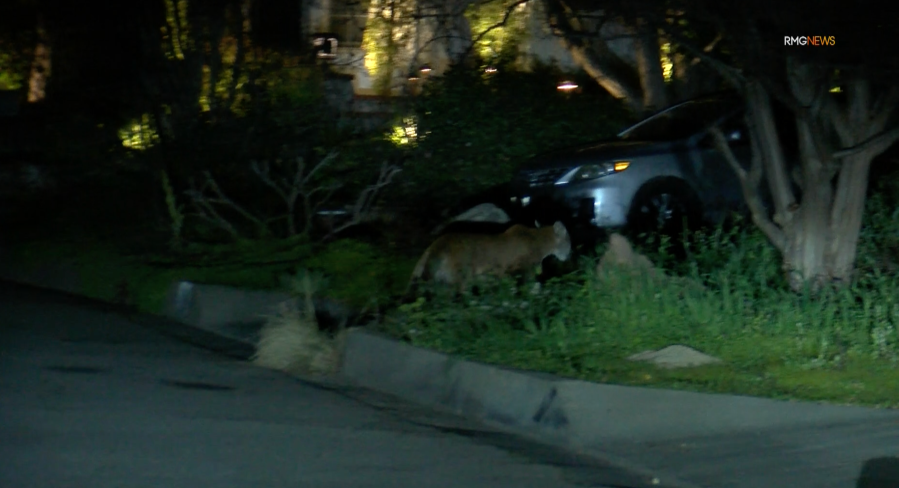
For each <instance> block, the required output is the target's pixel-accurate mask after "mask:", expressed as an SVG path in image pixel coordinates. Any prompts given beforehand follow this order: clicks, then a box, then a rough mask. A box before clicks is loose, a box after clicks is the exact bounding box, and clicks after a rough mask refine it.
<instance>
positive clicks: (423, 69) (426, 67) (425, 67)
mask: <svg viewBox="0 0 899 488" xmlns="http://www.w3.org/2000/svg"><path fill="white" fill-rule="evenodd" d="M419 71H421V72H422V73H430V72H431V67H430V66H429V65H427V64H423V65H421V68H419Z"/></svg>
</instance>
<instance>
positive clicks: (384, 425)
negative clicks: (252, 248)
mask: <svg viewBox="0 0 899 488" xmlns="http://www.w3.org/2000/svg"><path fill="white" fill-rule="evenodd" d="M141 322H142V323H146V322H144V321H141ZM0 461H2V462H0V486H2V487H11V488H12V487H14V488H42V487H47V488H82V487H83V488H107V487H110V488H111V487H116V488H151V487H153V488H155V487H160V488H163V487H164V488H182V487H183V488H201V487H207V486H208V487H215V488H229V487H235V488H237V487H240V488H250V487H252V488H275V487H335V488H337V487H340V488H350V487H360V488H362V487H410V488H411V487H416V488H418V487H460V488H461V487H465V488H477V487H488V486H489V487H492V488H500V487H510V488H512V487H515V488H530V487H533V488H537V487H547V488H548V487H552V488H565V487H586V486H597V487H598V486H625V487H626V486H639V483H638V482H637V481H635V480H634V479H633V477H631V476H629V475H628V473H625V472H621V471H619V470H615V469H613V468H609V467H604V466H601V465H598V464H596V463H593V462H591V461H589V460H586V459H581V458H577V457H574V456H572V455H568V454H565V453H562V452H559V451H555V450H552V449H549V448H542V447H540V446H538V445H534V444H530V443H528V442H525V441H522V440H519V439H516V438H514V437H510V436H507V435H502V434H499V433H496V432H491V431H489V430H485V429H484V428H483V427H480V426H478V425H474V424H471V423H468V422H466V421H463V420H461V419H458V418H455V417H452V416H448V415H444V414H437V413H434V412H431V411H428V410H425V409H421V408H416V407H413V406H411V405H408V404H404V403H402V402H398V401H396V400H394V399H391V398H389V397H385V396H380V395H377V394H374V393H371V392H365V391H360V390H349V389H345V388H337V389H329V388H324V387H321V386H317V385H314V384H310V383H304V382H301V381H299V380H296V379H293V378H290V377H288V376H286V375H283V374H280V373H277V372H274V371H269V370H264V369H261V368H256V367H254V366H252V365H249V364H247V363H246V362H243V361H240V360H237V359H234V358H229V357H227V356H223V355H220V354H216V353H213V352H211V351H208V350H205V349H201V348H198V347H195V346H192V345H189V344H187V343H184V342H181V341H178V340H175V339H173V338H171V337H170V336H168V335H165V334H163V333H160V332H159V331H158V330H157V329H154V328H149V327H146V326H143V325H138V324H137V323H135V322H133V321H131V320H129V319H128V318H126V317H125V316H124V315H122V314H121V313H120V311H118V310H112V309H110V307H108V306H102V305H98V304H96V303H93V302H89V301H87V300H83V299H79V298H74V297H69V296H64V295H60V294H56V293H53V292H46V291H40V290H36V289H31V288H24V287H18V286H15V285H10V284H6V283H0Z"/></svg>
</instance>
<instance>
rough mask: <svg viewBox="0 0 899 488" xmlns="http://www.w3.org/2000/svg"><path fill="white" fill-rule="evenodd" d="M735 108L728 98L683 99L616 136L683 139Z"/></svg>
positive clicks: (641, 138)
mask: <svg viewBox="0 0 899 488" xmlns="http://www.w3.org/2000/svg"><path fill="white" fill-rule="evenodd" d="M737 108H739V102H737V101H736V100H734V99H729V98H712V99H705V100H693V101H690V102H684V103H682V104H680V105H676V106H674V107H671V108H669V109H667V110H663V111H662V112H659V113H657V114H655V115H653V116H652V117H649V118H648V119H646V120H644V121H642V122H640V123H638V124H637V125H634V126H632V127H630V128H628V129H625V130H624V131H623V132H622V133H621V134H619V136H620V137H621V138H622V139H626V140H641V141H676V140H679V139H686V138H687V137H690V136H692V135H694V134H696V133H698V132H699V131H701V130H704V129H705V128H707V127H708V126H709V125H711V124H712V123H713V122H715V121H716V120H718V119H719V118H721V117H723V116H725V115H727V114H728V113H730V112H731V111H734V110H736V109H737Z"/></svg>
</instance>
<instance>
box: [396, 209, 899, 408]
mask: <svg viewBox="0 0 899 488" xmlns="http://www.w3.org/2000/svg"><path fill="white" fill-rule="evenodd" d="M873 201H874V204H872V205H873V206H874V208H872V209H870V211H869V212H868V215H867V216H866V217H867V218H868V225H867V226H866V230H865V231H863V233H862V239H861V241H860V255H859V263H860V272H859V277H858V279H857V281H856V282H855V283H854V284H853V285H852V286H850V287H848V288H846V289H843V290H840V291H832V292H828V293H824V294H819V295H817V296H814V297H813V296H811V295H809V294H796V293H793V292H791V291H789V290H787V289H786V287H785V284H784V283H783V278H782V273H781V271H780V256H779V255H778V253H777V252H776V251H775V250H774V249H773V248H772V247H771V246H770V244H769V243H768V242H767V241H766V240H765V238H764V237H763V236H762V235H761V234H760V233H759V232H758V231H757V230H755V229H754V228H753V227H751V226H747V225H736V226H734V227H732V228H730V229H724V228H719V229H715V230H712V231H706V232H704V233H697V234H694V235H692V236H690V237H689V238H688V239H687V240H686V244H687V245H686V249H687V258H686V259H679V260H676V259H673V258H672V256H671V255H670V254H669V253H667V252H666V249H665V246H664V245H663V246H661V248H657V249H656V250H655V251H653V252H649V251H647V250H645V249H644V250H643V252H646V253H647V255H648V256H649V257H650V259H651V260H652V261H653V262H654V263H662V264H663V265H664V268H665V271H666V273H667V277H664V278H661V279H654V278H652V277H649V276H633V275H631V274H629V273H622V272H618V273H613V275H612V276H611V279H605V280H603V279H600V278H599V277H598V276H597V275H596V273H595V262H591V261H589V260H585V262H583V263H582V265H581V266H580V269H579V270H578V271H576V272H574V273H571V274H569V275H566V276H564V277H562V278H561V279H556V280H553V281H551V282H549V283H547V284H546V285H544V289H543V291H544V294H543V295H541V296H540V297H539V298H534V297H528V296H527V295H514V294H513V293H512V292H511V291H510V290H509V287H508V286H497V287H496V288H495V289H490V291H489V292H488V293H482V294H480V295H478V296H471V297H468V298H467V299H466V300H468V301H467V302H466V301H463V302H461V303H460V301H458V300H457V301H451V300H449V298H448V297H446V296H441V295H439V294H438V295H437V296H436V297H434V298H433V299H431V300H423V299H422V300H419V301H418V302H416V303H414V304H409V305H405V306H403V307H401V308H400V309H399V310H397V311H396V312H395V313H394V314H392V315H390V316H389V317H388V319H387V320H386V321H385V323H384V324H383V326H382V327H383V330H384V331H386V332H387V333H389V334H391V335H393V336H394V337H397V338H402V339H404V340H408V341H410V342H411V343H412V344H415V345H417V346H421V347H426V348H431V349H435V350H438V351H441V352H445V353H449V354H454V355H458V356H460V357H463V358H466V359H470V360H475V361H480V362H485V363H491V364H499V365H505V366H510V367H516V368H521V369H528V370H535V371H542V372H547V373H553V374H557V375H561V376H564V377H570V378H577V379H584V380H589V381H597V382H603V383H616V384H625V385H639V386H648V387H660V388H674V389H684V390H692V391H702V392H716V393H735V394H745V395H753V396H763V397H770V398H783V399H799V400H813V401H826V402H832V403H841V404H862V405H871V406H886V407H899V332H897V331H899V275H896V274H893V275H885V274H883V273H880V272H878V271H877V269H876V266H873V264H874V263H876V262H878V261H880V260H881V259H880V258H877V257H876V256H880V254H878V253H879V249H880V244H881V243H883V242H884V241H885V239H888V238H891V236H895V235H899V221H897V220H896V219H893V218H892V217H891V216H890V215H889V214H888V213H884V212H886V211H887V210H889V209H891V207H889V206H879V207H878V206H877V204H878V201H877V200H876V199H874V200H873ZM872 219H873V220H875V221H876V222H878V223H879V224H880V225H879V226H873V225H871V220H872ZM875 230H876V231H875ZM663 244H664V243H663ZM601 251H602V250H601V249H600V252H601ZM687 284H691V285H692V286H685V285H687ZM506 285H508V283H506ZM699 285H702V286H699ZM523 300H525V301H527V302H528V304H527V306H524V307H515V306H508V305H510V304H512V305H515V304H520V303H521V302H522V301H523ZM672 344H682V345H686V346H690V347H693V348H695V349H698V350H700V351H702V352H705V353H707V354H711V355H713V356H716V357H719V358H721V359H722V360H723V363H720V364H716V365H708V366H702V367H696V368H684V369H676V370H665V369H662V368H658V367H655V366H653V365H651V364H646V363H638V362H632V361H628V360H626V358H627V357H628V356H630V355H632V354H635V353H638V352H642V351H645V350H657V349H660V348H663V347H665V346H669V345H672Z"/></svg>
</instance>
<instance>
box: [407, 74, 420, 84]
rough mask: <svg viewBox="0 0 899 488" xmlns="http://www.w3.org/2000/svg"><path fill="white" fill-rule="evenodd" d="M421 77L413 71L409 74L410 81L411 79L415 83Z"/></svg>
mask: <svg viewBox="0 0 899 488" xmlns="http://www.w3.org/2000/svg"><path fill="white" fill-rule="evenodd" d="M419 79H420V78H419V77H418V75H416V74H415V73H411V74H410V75H409V81H411V82H413V83H414V82H416V81H418V80H419Z"/></svg>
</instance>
